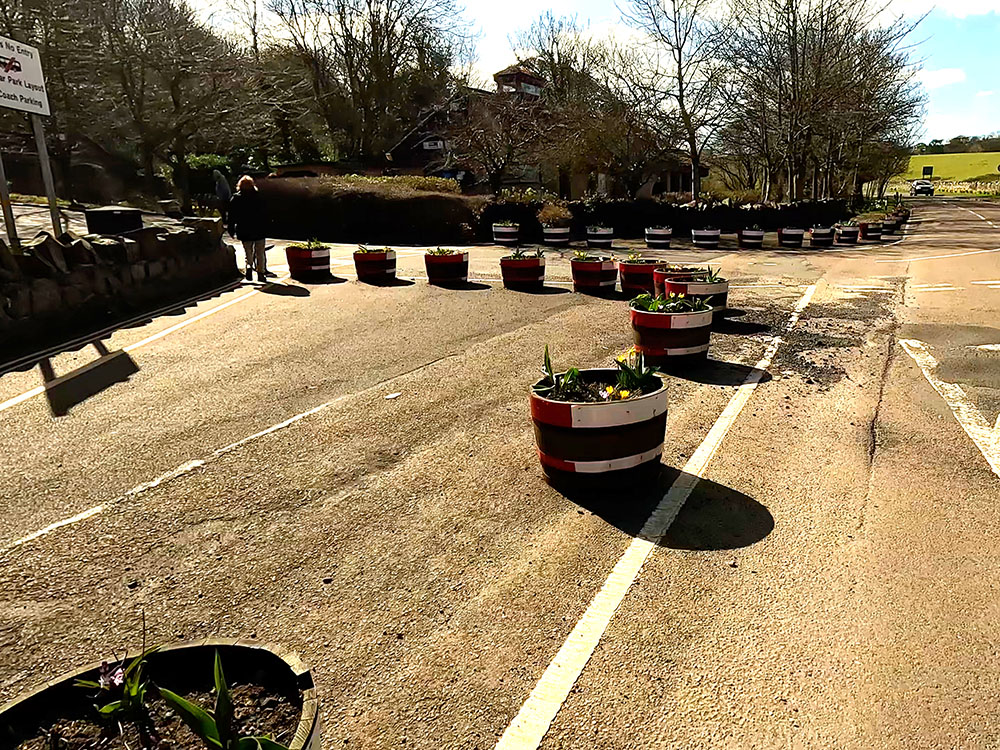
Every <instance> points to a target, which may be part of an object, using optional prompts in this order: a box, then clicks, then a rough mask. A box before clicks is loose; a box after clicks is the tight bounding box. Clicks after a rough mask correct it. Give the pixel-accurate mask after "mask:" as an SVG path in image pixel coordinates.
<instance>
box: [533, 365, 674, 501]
mask: <svg viewBox="0 0 1000 750" xmlns="http://www.w3.org/2000/svg"><path fill="white" fill-rule="evenodd" d="M580 377H582V378H584V379H585V380H587V381H589V382H594V383H608V384H613V383H615V381H616V380H617V377H618V371H617V370H583V371H582V372H581V373H580ZM531 419H532V422H534V426H535V443H536V445H537V447H538V458H539V460H540V461H541V464H542V471H544V472H545V475H546V476H547V477H548V478H549V480H550V481H555V482H557V483H558V482H567V483H571V484H577V483H580V484H581V485H589V484H591V483H602V484H603V483H605V482H610V483H613V484H614V485H615V486H618V487H621V488H622V489H623V490H626V489H628V488H629V485H630V484H632V483H633V482H636V481H640V480H643V479H652V478H655V477H656V475H657V474H658V473H659V464H660V456H661V454H662V453H663V438H664V435H665V433H666V427H667V390H666V388H664V387H662V386H661V387H660V388H659V390H657V391H654V392H653V393H647V394H645V395H643V396H639V397H638V398H631V399H626V400H624V401H609V402H601V403H593V404H585V403H569V402H565V401H555V400H552V399H549V398H545V397H544V396H539V395H538V394H537V393H534V391H532V393H531Z"/></svg>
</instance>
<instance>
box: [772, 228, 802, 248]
mask: <svg viewBox="0 0 1000 750" xmlns="http://www.w3.org/2000/svg"><path fill="white" fill-rule="evenodd" d="M805 236H806V230H804V229H794V228H792V227H785V228H782V229H779V230H778V244H779V245H781V247H802V240H803V239H804V238H805Z"/></svg>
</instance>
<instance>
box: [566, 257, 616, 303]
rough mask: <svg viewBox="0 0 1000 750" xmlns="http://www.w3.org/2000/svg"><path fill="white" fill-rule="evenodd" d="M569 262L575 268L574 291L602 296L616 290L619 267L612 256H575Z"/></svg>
mask: <svg viewBox="0 0 1000 750" xmlns="http://www.w3.org/2000/svg"><path fill="white" fill-rule="evenodd" d="M569 264H570V267H571V268H572V270H573V291H576V292H583V293H584V294H595V295H602V296H609V295H611V294H612V293H613V292H614V291H615V283H616V282H617V281H618V269H617V268H616V267H615V262H614V261H613V260H611V258H604V257H593V258H587V259H581V258H573V259H572V260H570V262H569Z"/></svg>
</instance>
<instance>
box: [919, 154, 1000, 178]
mask: <svg viewBox="0 0 1000 750" xmlns="http://www.w3.org/2000/svg"><path fill="white" fill-rule="evenodd" d="M998 166H1000V151H990V152H984V153H981V154H925V155H923V156H913V157H911V158H910V169H909V171H908V172H907V173H906V179H907V180H916V179H919V178H920V177H921V176H922V175H923V168H924V167H934V176H935V177H939V178H941V179H942V180H954V181H956V182H963V181H965V180H971V179H972V178H974V177H982V176H983V175H992V174H1000V172H998V171H997V167H998Z"/></svg>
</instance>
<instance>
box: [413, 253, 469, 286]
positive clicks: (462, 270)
mask: <svg viewBox="0 0 1000 750" xmlns="http://www.w3.org/2000/svg"><path fill="white" fill-rule="evenodd" d="M424 267H425V268H426V269H427V283H429V284H433V285H434V286H462V285H464V284H466V283H468V281H469V254H468V253H453V254H452V255H430V254H425V255H424Z"/></svg>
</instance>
